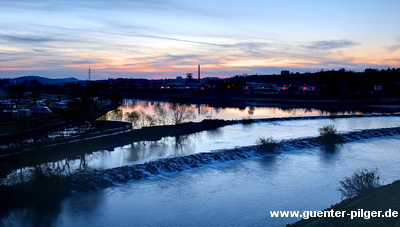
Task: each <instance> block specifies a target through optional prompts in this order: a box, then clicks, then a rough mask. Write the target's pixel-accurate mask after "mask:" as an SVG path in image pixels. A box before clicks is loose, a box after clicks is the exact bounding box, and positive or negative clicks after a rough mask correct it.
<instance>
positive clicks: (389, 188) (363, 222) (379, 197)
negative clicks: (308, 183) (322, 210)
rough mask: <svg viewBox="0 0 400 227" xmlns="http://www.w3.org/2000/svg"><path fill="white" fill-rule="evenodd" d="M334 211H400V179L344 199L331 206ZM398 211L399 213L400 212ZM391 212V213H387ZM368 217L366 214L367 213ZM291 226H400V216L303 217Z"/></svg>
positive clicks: (349, 212) (347, 212)
mask: <svg viewBox="0 0 400 227" xmlns="http://www.w3.org/2000/svg"><path fill="white" fill-rule="evenodd" d="M332 209H333V210H334V211H346V214H351V212H356V211H359V210H361V209H362V210H363V211H382V212H383V214H385V212H386V211H389V210H391V211H397V212H398V213H399V212H400V181H396V182H394V183H392V184H388V185H385V186H382V187H379V188H377V189H376V190H374V191H373V192H371V193H368V194H365V195H360V196H357V197H354V198H351V199H347V200H344V201H342V202H340V203H338V204H335V205H333V206H331V207H330V208H329V209H326V210H327V211H329V210H332ZM398 213H397V214H398ZM387 214H389V213H387ZM365 217H366V215H365ZM287 226H290V227H299V226H325V227H337V226H400V219H399V216H397V217H393V216H392V217H370V218H362V217H358V218H354V219H351V218H350V216H345V217H343V218H342V217H340V218H337V217H334V218H332V217H331V218H329V217H324V218H310V219H302V220H300V221H298V222H296V223H294V224H291V225H287Z"/></svg>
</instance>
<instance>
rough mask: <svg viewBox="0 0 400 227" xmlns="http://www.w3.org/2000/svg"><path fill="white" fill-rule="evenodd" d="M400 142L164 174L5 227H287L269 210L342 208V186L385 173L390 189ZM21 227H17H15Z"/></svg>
mask: <svg viewBox="0 0 400 227" xmlns="http://www.w3.org/2000/svg"><path fill="white" fill-rule="evenodd" d="M399 146H400V136H393V137H381V138H375V139H368V140H362V141H357V142H351V143H346V144H343V145H342V146H339V148H338V149H337V150H336V152H334V153H332V152H325V151H322V150H321V149H319V148H315V149H307V150H299V151H291V152H289V153H283V154H272V155H267V156H265V157H261V158H260V157H259V158H253V159H250V160H244V161H232V162H226V163H223V164H216V165H210V166H206V167H203V168H198V169H192V170H190V171H184V172H180V173H174V174H164V175H161V176H156V177H152V178H147V179H143V180H137V181H132V182H130V183H127V184H123V185H120V186H115V187H111V188H107V189H104V190H99V191H95V192H89V193H76V194H74V195H72V196H69V197H68V198H66V199H64V200H63V201H62V202H61V204H59V206H57V207H56V208H53V209H51V210H40V209H39V211H38V208H36V207H35V208H34V207H31V208H25V209H16V210H12V211H10V212H9V213H8V215H7V216H5V217H3V218H2V220H1V222H0V223H1V224H2V225H5V226H7V224H9V223H13V224H17V225H18V224H21V226H29V225H30V224H31V223H41V224H45V223H46V224H51V225H54V226H113V225H117V226H284V225H285V224H287V223H291V222H294V221H296V220H298V218H271V217H270V215H269V211H270V210H299V211H304V210H322V209H324V208H327V207H329V206H330V205H331V204H334V203H336V202H339V201H340V199H341V198H340V194H339V192H338V191H337V190H336V189H337V187H338V186H339V181H340V180H342V179H343V178H344V177H346V176H350V175H351V174H352V173H353V172H354V171H356V170H359V169H362V168H367V169H375V168H376V169H378V171H379V172H380V174H381V178H382V181H383V183H391V182H392V181H394V180H397V179H398V176H399V169H398V163H399V158H398V157H399V152H400V150H398V147H399ZM13 226H15V225H13Z"/></svg>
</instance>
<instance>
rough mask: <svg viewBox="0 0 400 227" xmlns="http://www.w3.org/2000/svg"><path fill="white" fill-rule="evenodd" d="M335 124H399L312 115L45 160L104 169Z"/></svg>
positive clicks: (399, 120) (15, 175) (351, 127)
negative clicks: (55, 159)
mask: <svg viewBox="0 0 400 227" xmlns="http://www.w3.org/2000/svg"><path fill="white" fill-rule="evenodd" d="M324 125H335V127H336V128H337V129H338V131H339V132H347V131H355V130H360V129H373V128H388V127H398V126H400V117H362V118H358V117H356V118H343V119H340V118H338V119H315V120H292V121H274V122H260V123H253V124H235V125H229V126H225V127H222V128H220V129H217V130H212V131H204V132H200V133H195V134H191V135H186V136H179V137H165V138H162V139H161V140H159V141H142V142H134V143H131V144H127V145H125V146H122V147H115V148H114V149H112V150H111V151H105V150H102V151H93V152H92V153H91V154H88V155H82V156H80V157H79V158H76V159H63V160H60V161H58V162H53V163H47V164H46V165H47V166H48V167H51V168H53V169H54V171H55V172H56V173H63V174H70V173H73V172H75V171H77V170H92V169H108V168H113V167H119V166H125V165H130V164H139V163H144V162H147V161H151V160H156V159H159V158H165V157H173V156H184V155H189V154H193V153H201V152H209V151H213V150H219V149H229V148H234V147H241V146H249V145H254V144H256V141H257V140H258V139H259V138H260V137H270V136H272V137H273V138H274V139H275V140H281V139H291V138H299V137H309V136H317V135H318V128H320V127H322V126H324ZM32 170H33V167H25V168H23V169H18V170H15V171H13V172H12V173H11V174H9V175H8V177H7V178H6V180H5V181H4V183H13V182H18V181H20V180H22V181H23V180H27V179H29V178H30V172H31V171H32Z"/></svg>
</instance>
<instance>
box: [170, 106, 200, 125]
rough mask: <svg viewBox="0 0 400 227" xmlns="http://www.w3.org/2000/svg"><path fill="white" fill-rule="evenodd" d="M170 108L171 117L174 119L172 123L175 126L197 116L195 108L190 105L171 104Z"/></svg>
mask: <svg viewBox="0 0 400 227" xmlns="http://www.w3.org/2000/svg"><path fill="white" fill-rule="evenodd" d="M168 107H169V110H170V111H169V115H170V117H171V119H172V123H173V124H175V125H177V124H182V123H184V122H185V121H187V120H191V119H194V118H195V116H196V114H195V111H194V107H192V106H190V105H186V104H178V103H171V104H169V106H168Z"/></svg>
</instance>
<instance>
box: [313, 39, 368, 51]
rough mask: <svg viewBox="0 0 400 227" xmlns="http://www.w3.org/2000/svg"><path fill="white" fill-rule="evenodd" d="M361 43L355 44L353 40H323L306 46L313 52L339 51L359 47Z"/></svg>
mask: <svg viewBox="0 0 400 227" xmlns="http://www.w3.org/2000/svg"><path fill="white" fill-rule="evenodd" d="M359 44H360V43H357V42H354V41H352V40H343V39H342V40H321V41H314V42H312V43H311V44H308V45H305V47H306V48H307V49H312V50H332V49H339V48H346V47H352V46H357V45H359Z"/></svg>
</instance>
